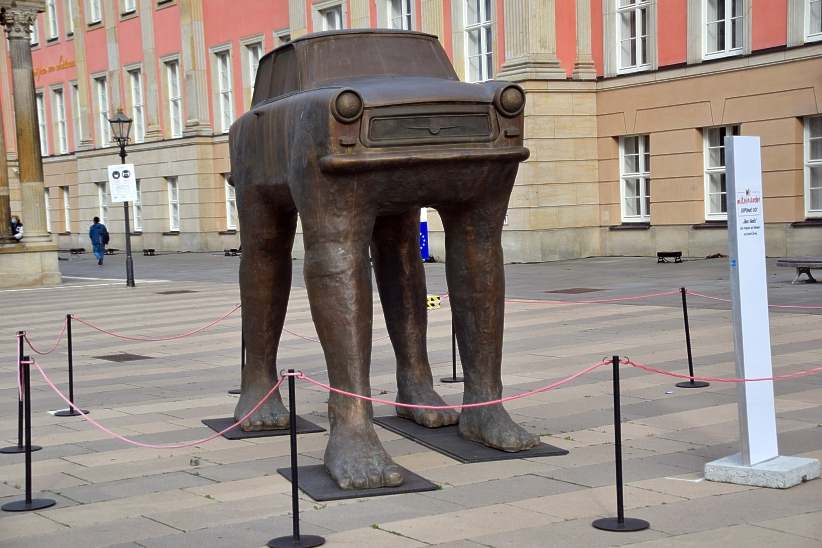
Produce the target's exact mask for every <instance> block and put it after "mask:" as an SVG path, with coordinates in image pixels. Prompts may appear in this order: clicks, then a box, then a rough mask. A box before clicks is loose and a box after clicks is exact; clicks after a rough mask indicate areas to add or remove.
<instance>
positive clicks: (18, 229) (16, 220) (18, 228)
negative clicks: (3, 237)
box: [9, 215, 23, 242]
mask: <svg viewBox="0 0 822 548" xmlns="http://www.w3.org/2000/svg"><path fill="white" fill-rule="evenodd" d="M9 225H10V226H11V235H12V237H14V239H15V240H17V241H18V242H19V241H20V240H22V239H23V223H21V222H20V217H18V216H17V215H12V216H11V222H10V223H9Z"/></svg>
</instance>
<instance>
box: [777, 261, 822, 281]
mask: <svg viewBox="0 0 822 548" xmlns="http://www.w3.org/2000/svg"><path fill="white" fill-rule="evenodd" d="M776 266H783V267H786V268H795V269H796V276H794V278H793V281H792V282H791V283H792V284H795V283H797V282H799V277H800V276H801V275H802V274H805V275H806V276H807V277H808V279H807V280H805V283H809V284H815V283H816V278H814V277H813V274H811V269H812V268H822V257H785V258H782V259H778V260H777V261H776Z"/></svg>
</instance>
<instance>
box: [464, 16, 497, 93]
mask: <svg viewBox="0 0 822 548" xmlns="http://www.w3.org/2000/svg"><path fill="white" fill-rule="evenodd" d="M464 2H465V4H464V6H465V74H466V75H467V77H466V80H467V81H468V82H482V81H484V80H488V79H490V78H491V77H492V76H493V66H492V63H493V59H492V57H493V55H492V50H493V47H492V44H493V37H492V33H491V13H492V10H491V0H464Z"/></svg>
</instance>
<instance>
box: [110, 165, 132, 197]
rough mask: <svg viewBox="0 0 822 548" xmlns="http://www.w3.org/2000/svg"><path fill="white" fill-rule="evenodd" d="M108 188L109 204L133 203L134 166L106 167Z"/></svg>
mask: <svg viewBox="0 0 822 548" xmlns="http://www.w3.org/2000/svg"><path fill="white" fill-rule="evenodd" d="M108 188H109V192H110V193H111V202H112V203H114V202H134V201H136V200H137V176H136V175H135V174H134V164H115V165H112V166H108Z"/></svg>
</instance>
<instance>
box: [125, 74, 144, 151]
mask: <svg viewBox="0 0 822 548" xmlns="http://www.w3.org/2000/svg"><path fill="white" fill-rule="evenodd" d="M128 89H129V95H130V99H131V119H132V120H134V121H133V122H132V123H133V124H134V142H135V143H142V142H143V141H144V140H145V138H146V124H145V119H144V117H143V75H142V73H141V72H140V69H132V70H130V71H128Z"/></svg>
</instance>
